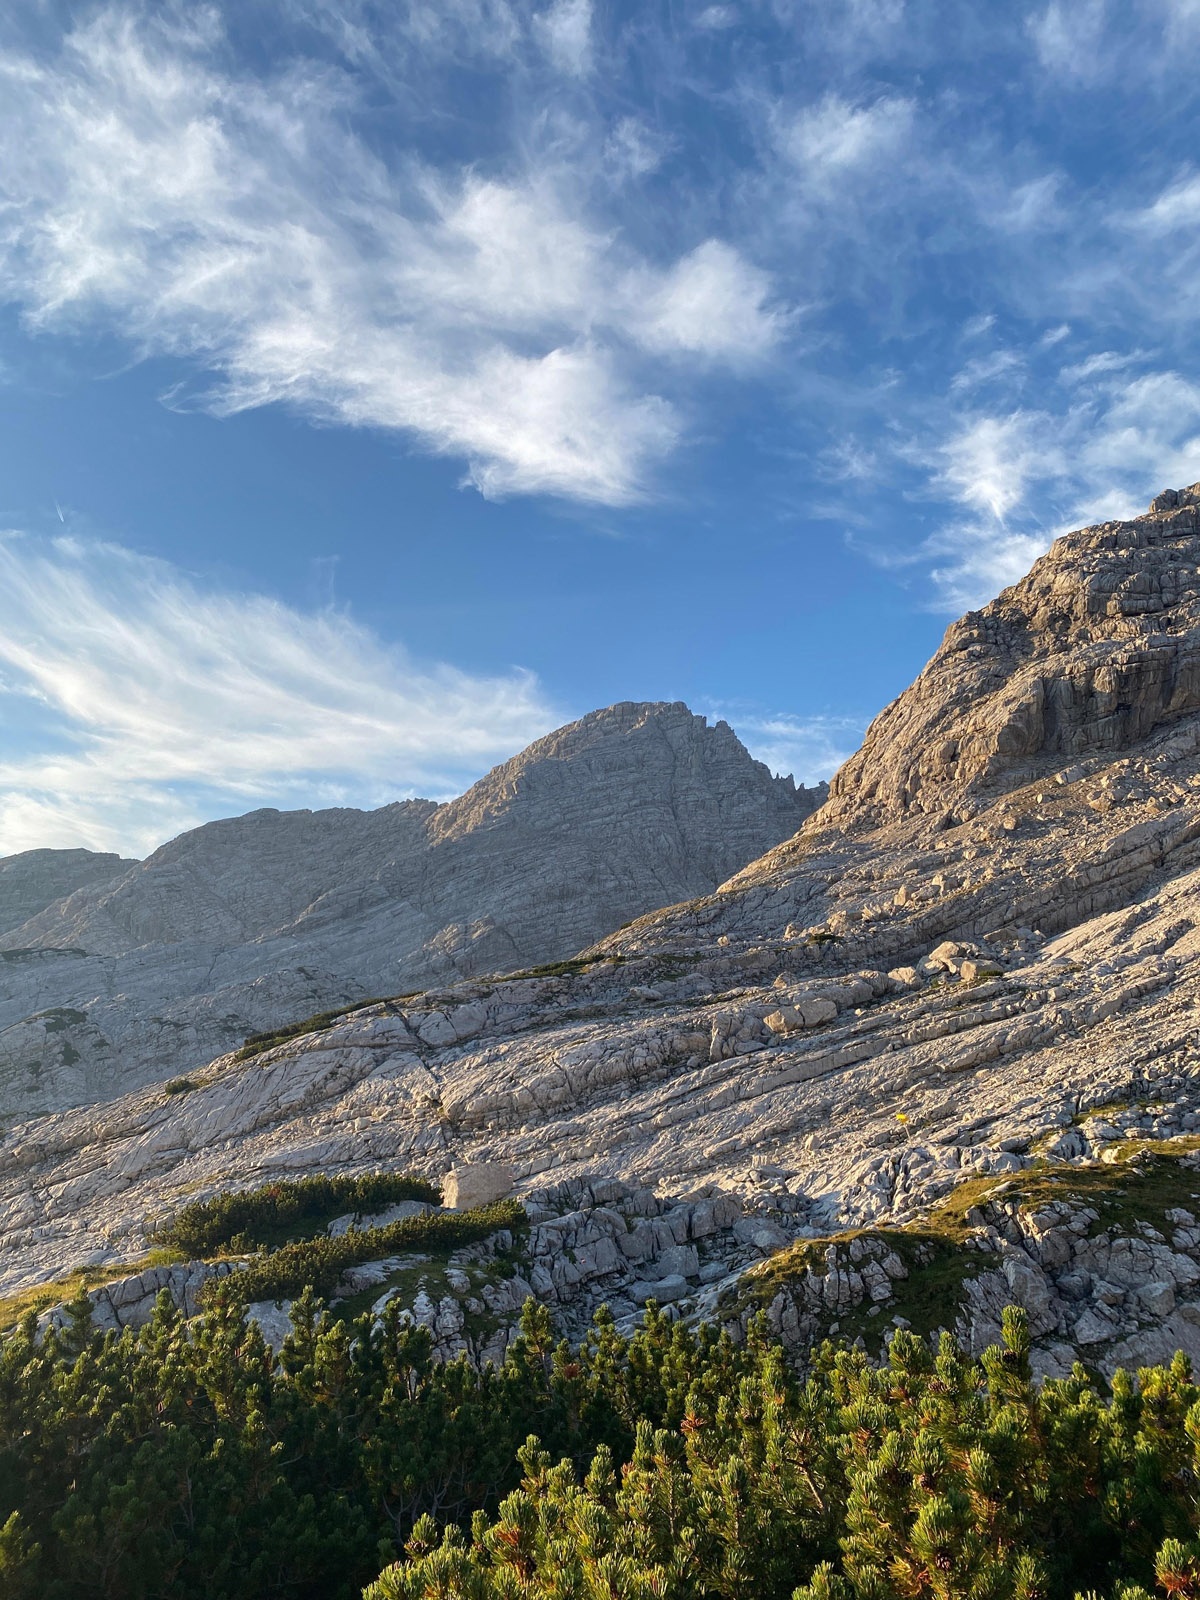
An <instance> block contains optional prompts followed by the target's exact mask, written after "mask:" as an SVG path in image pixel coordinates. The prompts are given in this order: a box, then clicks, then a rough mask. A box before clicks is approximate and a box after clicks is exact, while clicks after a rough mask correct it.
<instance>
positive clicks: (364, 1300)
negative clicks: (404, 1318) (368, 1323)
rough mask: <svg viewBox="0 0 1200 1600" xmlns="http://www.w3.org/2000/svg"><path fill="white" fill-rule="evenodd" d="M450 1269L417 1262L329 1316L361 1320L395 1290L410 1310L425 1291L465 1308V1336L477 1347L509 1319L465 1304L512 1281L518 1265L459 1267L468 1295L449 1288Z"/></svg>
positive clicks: (335, 1308) (343, 1302) (334, 1307)
mask: <svg viewBox="0 0 1200 1600" xmlns="http://www.w3.org/2000/svg"><path fill="white" fill-rule="evenodd" d="M448 1265H449V1264H448V1263H447V1262H445V1261H431V1260H428V1259H426V1260H423V1261H422V1260H415V1261H413V1262H411V1263H409V1264H407V1265H405V1266H403V1267H401V1268H400V1269H399V1270H398V1271H396V1272H393V1273H391V1274H389V1276H388V1277H387V1278H385V1279H384V1281H383V1282H382V1283H379V1284H375V1285H373V1286H372V1287H371V1288H370V1289H360V1290H359V1292H358V1293H357V1294H353V1295H347V1296H346V1298H345V1299H344V1300H339V1301H337V1302H336V1303H335V1304H334V1305H332V1306H331V1307H330V1314H331V1315H332V1316H333V1317H334V1318H336V1319H337V1320H338V1321H340V1322H345V1323H347V1324H349V1323H352V1322H353V1321H354V1320H355V1318H356V1317H361V1316H363V1315H364V1314H365V1313H366V1312H368V1311H370V1309H371V1307H372V1306H373V1305H374V1304H375V1302H376V1301H377V1300H378V1299H379V1298H380V1296H381V1295H385V1294H388V1293H389V1292H390V1291H392V1290H396V1291H398V1293H399V1295H400V1298H401V1299H402V1300H403V1302H404V1304H405V1305H408V1306H411V1305H412V1303H413V1301H414V1300H415V1299H416V1297H417V1295H418V1294H419V1293H420V1292H421V1290H422V1289H424V1291H425V1293H426V1294H427V1295H428V1296H429V1298H430V1299H431V1300H432V1301H434V1303H435V1304H436V1303H438V1302H440V1301H441V1300H442V1299H444V1298H445V1297H446V1296H447V1295H449V1296H450V1297H451V1298H452V1299H454V1300H455V1301H457V1302H458V1303H459V1304H460V1305H461V1306H462V1311H463V1333H464V1335H465V1336H466V1337H467V1338H469V1339H471V1340H472V1341H473V1342H474V1343H475V1344H476V1346H478V1344H479V1343H480V1342H481V1341H483V1340H486V1339H487V1338H488V1337H489V1336H490V1335H491V1334H493V1333H495V1332H496V1330H497V1329H498V1328H499V1327H500V1326H501V1324H502V1323H503V1322H505V1321H506V1320H507V1318H503V1317H498V1316H496V1315H494V1314H493V1313H492V1312H490V1311H488V1310H486V1308H485V1309H484V1310H483V1311H481V1312H479V1311H471V1310H470V1309H469V1308H468V1307H467V1305H466V1303H465V1302H466V1300H467V1299H468V1298H470V1297H471V1296H474V1297H475V1298H476V1299H481V1298H482V1297H481V1295H480V1291H481V1290H482V1289H483V1288H484V1287H485V1286H486V1285H488V1284H492V1283H498V1282H500V1281H501V1280H502V1279H504V1278H507V1277H510V1276H511V1275H512V1273H513V1272H514V1271H515V1270H516V1269H515V1264H514V1263H509V1262H503V1263H500V1262H491V1263H487V1264H486V1265H485V1264H483V1263H479V1262H469V1263H467V1264H466V1265H464V1266H462V1267H460V1268H459V1269H458V1270H459V1271H461V1272H464V1273H466V1275H467V1277H468V1278H469V1279H470V1281H471V1287H470V1290H469V1291H467V1292H465V1293H464V1292H462V1291H455V1290H454V1289H452V1288H451V1287H450V1283H449V1280H448V1278H447V1276H446V1273H447V1269H448Z"/></svg>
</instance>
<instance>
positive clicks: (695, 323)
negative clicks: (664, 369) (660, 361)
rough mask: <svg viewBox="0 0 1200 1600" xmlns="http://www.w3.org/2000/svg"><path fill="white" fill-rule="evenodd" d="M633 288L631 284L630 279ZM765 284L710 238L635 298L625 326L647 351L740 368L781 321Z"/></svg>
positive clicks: (759, 352) (764, 346) (761, 351)
mask: <svg viewBox="0 0 1200 1600" xmlns="http://www.w3.org/2000/svg"><path fill="white" fill-rule="evenodd" d="M634 286H635V288H636V280H634ZM769 291H770V281H769V279H768V278H767V275H766V274H765V273H763V272H760V271H759V270H758V269H757V268H756V267H753V266H751V265H750V264H749V263H748V262H746V261H745V260H743V258H742V257H741V256H740V255H739V254H738V253H737V251H736V250H733V249H731V248H730V247H729V245H726V244H721V243H719V242H718V241H717V240H715V239H710V240H709V241H708V242H707V243H706V244H702V245H701V246H700V247H699V248H698V249H696V250H693V251H692V253H691V254H690V255H688V256H685V257H684V258H683V260H682V261H680V262H678V263H677V264H676V266H675V267H674V268H673V269H672V271H671V272H670V273H668V274H656V275H655V276H654V277H653V278H648V279H647V281H646V283H645V287H644V292H643V293H641V294H636V293H635V298H634V301H633V303H632V304H631V306H630V311H629V323H630V327H631V329H635V330H636V331H637V333H638V336H639V337H640V339H641V340H642V341H643V342H644V343H645V344H646V345H647V346H648V347H649V348H650V349H652V350H663V351H690V352H692V353H694V354H696V355H702V356H708V357H710V358H712V359H716V360H723V361H728V362H730V363H732V364H735V365H736V364H740V363H742V362H746V361H752V360H754V359H756V358H758V357H760V356H763V355H765V354H766V353H767V351H768V350H769V349H770V348H771V347H772V345H774V344H775V342H776V340H777V338H778V334H779V329H780V326H781V323H782V317H781V315H780V314H779V313H777V312H774V311H772V310H771V309H770V308H769V306H768V304H767V299H768V295H769Z"/></svg>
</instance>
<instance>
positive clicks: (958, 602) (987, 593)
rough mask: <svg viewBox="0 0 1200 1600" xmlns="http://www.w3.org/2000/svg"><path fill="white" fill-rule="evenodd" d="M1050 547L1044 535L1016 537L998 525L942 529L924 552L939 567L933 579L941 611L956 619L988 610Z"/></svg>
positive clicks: (935, 570)
mask: <svg viewBox="0 0 1200 1600" xmlns="http://www.w3.org/2000/svg"><path fill="white" fill-rule="evenodd" d="M1050 542H1051V541H1050V539H1049V538H1048V537H1046V536H1045V535H1042V534H1032V533H1015V532H1012V531H1011V530H1009V529H1007V528H1003V527H997V526H996V525H995V524H993V523H971V522H962V523H958V524H956V525H953V526H951V527H949V528H945V529H943V530H942V532H941V533H940V534H938V536H937V537H936V538H935V539H932V540H930V541H929V543H928V544H927V545H926V547H925V551H924V554H925V555H926V556H930V557H933V558H934V562H935V564H934V566H933V567H932V568H931V569H930V576H931V578H932V579H933V582H934V584H935V586H936V588H937V593H938V602H939V603H938V609H939V610H945V611H950V612H954V613H955V614H957V613H959V612H962V611H968V610H970V609H971V608H972V607H973V606H980V605H983V604H985V603H986V602H987V601H988V600H991V599H992V598H993V597H994V596H995V595H997V594H999V593H1000V590H1001V589H1005V588H1007V587H1008V585H1009V584H1011V583H1016V582H1017V581H1018V579H1020V578H1023V577H1024V576H1025V574H1026V573H1027V572H1028V571H1029V569H1030V567H1031V566H1032V565H1033V563H1034V562H1035V561H1036V560H1037V558H1038V556H1040V555H1043V554H1044V553H1045V551H1046V550H1047V549H1048V548H1049V545H1050Z"/></svg>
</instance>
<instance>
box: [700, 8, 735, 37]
mask: <svg viewBox="0 0 1200 1600" xmlns="http://www.w3.org/2000/svg"><path fill="white" fill-rule="evenodd" d="M737 19H738V15H737V12H736V11H735V9H734V8H733V6H705V8H704V10H703V11H701V12H699V13H698V14H697V16H696V26H697V27H698V28H705V29H710V30H712V31H713V32H719V31H720V30H721V29H723V28H732V27H733V25H734V23H735V22H736V21H737Z"/></svg>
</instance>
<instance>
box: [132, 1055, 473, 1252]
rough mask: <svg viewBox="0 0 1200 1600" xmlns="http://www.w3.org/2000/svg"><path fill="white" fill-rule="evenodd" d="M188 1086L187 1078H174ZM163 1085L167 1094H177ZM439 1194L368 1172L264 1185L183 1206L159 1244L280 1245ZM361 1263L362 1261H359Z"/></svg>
mask: <svg viewBox="0 0 1200 1600" xmlns="http://www.w3.org/2000/svg"><path fill="white" fill-rule="evenodd" d="M174 1081H175V1082H176V1083H186V1082H187V1080H186V1079H175V1080H174ZM179 1092H180V1090H178V1089H172V1087H171V1084H168V1085H167V1093H168V1094H172V1093H176V1094H177V1093H179ZM441 1198H442V1194H441V1190H440V1189H439V1188H438V1187H437V1186H436V1185H435V1184H432V1183H429V1182H427V1181H426V1179H424V1178H418V1177H415V1176H413V1175H412V1174H411V1173H388V1172H370V1173H366V1174H365V1175H363V1176H361V1177H357V1178H326V1177H320V1176H318V1177H315V1178H301V1179H299V1180H298V1181H296V1182H292V1183H284V1182H280V1183H268V1184H264V1185H263V1186H262V1187H261V1188H258V1189H244V1190H238V1191H236V1192H233V1193H228V1194H218V1195H214V1196H213V1197H212V1199H211V1200H197V1201H194V1202H193V1203H192V1204H191V1205H187V1206H184V1207H183V1209H182V1210H181V1211H180V1212H179V1213H178V1214H177V1215H176V1217H175V1220H174V1222H172V1223H171V1225H170V1227H168V1228H164V1229H163V1230H162V1233H161V1239H162V1242H163V1243H164V1244H166V1245H169V1246H173V1247H174V1248H175V1249H178V1250H182V1251H183V1252H184V1253H185V1254H186V1255H189V1256H209V1255H214V1254H216V1253H217V1252H218V1251H221V1250H228V1249H230V1248H231V1247H233V1246H234V1245H235V1243H236V1244H237V1245H238V1246H239V1247H241V1248H245V1249H253V1248H254V1247H255V1246H257V1245H272V1244H278V1243H280V1242H281V1241H282V1240H284V1239H286V1238H287V1237H288V1236H289V1235H290V1234H291V1233H294V1232H295V1231H296V1230H297V1229H298V1228H303V1229H307V1230H311V1229H313V1228H316V1227H318V1226H321V1225H323V1224H325V1223H328V1222H331V1221H332V1220H333V1218H334V1217H338V1216H342V1215H344V1214H345V1213H346V1212H347V1211H353V1212H355V1213H356V1214H362V1213H369V1212H372V1211H382V1210H383V1209H384V1208H385V1207H386V1206H391V1205H395V1204H396V1203H397V1202H398V1201H400V1200H424V1201H426V1202H427V1203H428V1204H429V1205H438V1204H440V1202H441ZM360 1259H366V1258H365V1257H364V1258H360Z"/></svg>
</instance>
